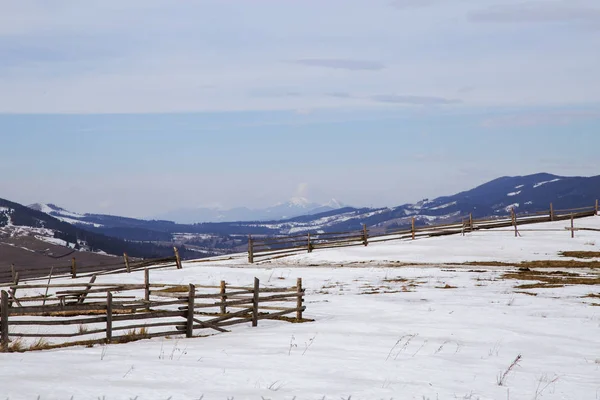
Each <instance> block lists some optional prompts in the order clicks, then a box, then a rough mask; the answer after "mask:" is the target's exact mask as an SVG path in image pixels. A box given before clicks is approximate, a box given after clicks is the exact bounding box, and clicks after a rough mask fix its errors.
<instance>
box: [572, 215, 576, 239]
mask: <svg viewBox="0 0 600 400" xmlns="http://www.w3.org/2000/svg"><path fill="white" fill-rule="evenodd" d="M574 237H575V226H574V223H573V213H571V239H572V238H574Z"/></svg>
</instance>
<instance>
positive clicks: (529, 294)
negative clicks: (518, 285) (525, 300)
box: [515, 290, 537, 296]
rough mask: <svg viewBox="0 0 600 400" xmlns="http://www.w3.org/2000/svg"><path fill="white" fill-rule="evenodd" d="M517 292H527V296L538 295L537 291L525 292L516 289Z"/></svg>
mask: <svg viewBox="0 0 600 400" xmlns="http://www.w3.org/2000/svg"><path fill="white" fill-rule="evenodd" d="M515 293H519V294H526V295H527V296H537V293H535V292H523V291H518V290H516V291H515Z"/></svg>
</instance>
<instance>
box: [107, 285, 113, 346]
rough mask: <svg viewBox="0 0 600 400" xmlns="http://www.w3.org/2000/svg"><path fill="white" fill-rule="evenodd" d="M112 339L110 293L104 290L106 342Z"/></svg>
mask: <svg viewBox="0 0 600 400" xmlns="http://www.w3.org/2000/svg"><path fill="white" fill-rule="evenodd" d="M111 341H112V293H111V292H106V343H110V342H111Z"/></svg>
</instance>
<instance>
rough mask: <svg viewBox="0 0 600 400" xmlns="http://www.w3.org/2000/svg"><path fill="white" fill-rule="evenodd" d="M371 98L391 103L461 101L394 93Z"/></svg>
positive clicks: (419, 103)
mask: <svg viewBox="0 0 600 400" xmlns="http://www.w3.org/2000/svg"><path fill="white" fill-rule="evenodd" d="M370 99H371V100H373V101H376V102H379V103H393V104H413V105H441V104H457V103H461V100H458V99H447V98H444V97H434V96H403V95H395V94H391V95H390V94H380V95H375V96H371V97H370Z"/></svg>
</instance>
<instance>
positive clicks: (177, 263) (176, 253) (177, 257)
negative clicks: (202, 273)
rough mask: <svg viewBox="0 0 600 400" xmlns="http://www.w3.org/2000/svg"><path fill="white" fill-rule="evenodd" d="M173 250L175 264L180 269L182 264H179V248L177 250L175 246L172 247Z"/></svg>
mask: <svg viewBox="0 0 600 400" xmlns="http://www.w3.org/2000/svg"><path fill="white" fill-rule="evenodd" d="M173 251H174V252H175V264H176V265H177V269H182V268H183V266H182V265H181V258H180V257H179V250H177V247H173Z"/></svg>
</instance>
